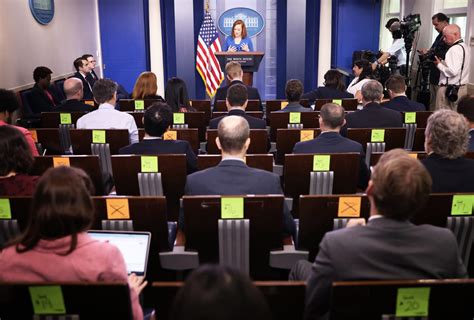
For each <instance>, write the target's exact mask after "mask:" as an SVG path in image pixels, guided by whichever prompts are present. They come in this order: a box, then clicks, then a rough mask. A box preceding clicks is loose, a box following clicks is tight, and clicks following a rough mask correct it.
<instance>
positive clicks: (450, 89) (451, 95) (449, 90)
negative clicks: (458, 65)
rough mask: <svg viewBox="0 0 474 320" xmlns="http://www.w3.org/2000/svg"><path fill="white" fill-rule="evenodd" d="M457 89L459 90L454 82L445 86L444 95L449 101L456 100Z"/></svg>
mask: <svg viewBox="0 0 474 320" xmlns="http://www.w3.org/2000/svg"><path fill="white" fill-rule="evenodd" d="M458 91H459V86H457V85H455V84H448V85H447V86H446V92H445V94H444V95H445V96H446V98H448V100H449V101H451V102H456V101H457V100H458Z"/></svg>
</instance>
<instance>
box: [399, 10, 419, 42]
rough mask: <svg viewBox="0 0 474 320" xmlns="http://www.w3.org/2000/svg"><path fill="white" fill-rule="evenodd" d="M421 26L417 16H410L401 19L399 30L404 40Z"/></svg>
mask: <svg viewBox="0 0 474 320" xmlns="http://www.w3.org/2000/svg"><path fill="white" fill-rule="evenodd" d="M420 26H421V18H420V15H419V14H410V15H408V16H406V17H404V18H403V20H402V21H401V22H400V30H401V31H402V34H403V37H404V38H406V37H408V35H410V34H411V33H414V32H415V31H418V29H419V28H420Z"/></svg>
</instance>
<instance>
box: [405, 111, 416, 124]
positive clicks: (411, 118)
mask: <svg viewBox="0 0 474 320" xmlns="http://www.w3.org/2000/svg"><path fill="white" fill-rule="evenodd" d="M405 123H416V112H405Z"/></svg>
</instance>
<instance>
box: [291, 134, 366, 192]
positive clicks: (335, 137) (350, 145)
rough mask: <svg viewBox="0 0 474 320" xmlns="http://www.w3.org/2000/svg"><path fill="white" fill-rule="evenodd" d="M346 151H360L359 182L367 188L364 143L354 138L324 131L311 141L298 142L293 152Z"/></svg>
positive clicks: (363, 187) (361, 186) (361, 187)
mask: <svg viewBox="0 0 474 320" xmlns="http://www.w3.org/2000/svg"><path fill="white" fill-rule="evenodd" d="M326 152H327V153H344V152H358V153H359V154H360V163H359V183H358V187H359V188H360V189H365V188H367V184H368V182H369V176H370V173H369V169H367V165H366V164H365V152H364V148H362V145H361V144H360V143H358V142H355V141H353V140H350V139H347V138H344V137H343V136H341V135H340V134H339V133H337V132H323V133H321V134H320V135H319V136H317V137H316V138H315V139H313V140H310V141H303V142H298V143H297V144H296V145H295V147H294V148H293V153H326Z"/></svg>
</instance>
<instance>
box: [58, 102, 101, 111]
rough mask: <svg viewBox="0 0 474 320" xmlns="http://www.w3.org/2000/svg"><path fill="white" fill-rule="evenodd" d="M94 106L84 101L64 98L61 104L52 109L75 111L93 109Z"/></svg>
mask: <svg viewBox="0 0 474 320" xmlns="http://www.w3.org/2000/svg"><path fill="white" fill-rule="evenodd" d="M95 109H96V108H94V107H93V106H91V105H88V104H85V103H84V102H82V101H79V100H76V99H69V100H64V101H63V102H62V103H61V104H60V105H59V106H57V107H55V108H54V109H53V110H52V111H54V112H74V111H87V112H89V111H93V110H95Z"/></svg>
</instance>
